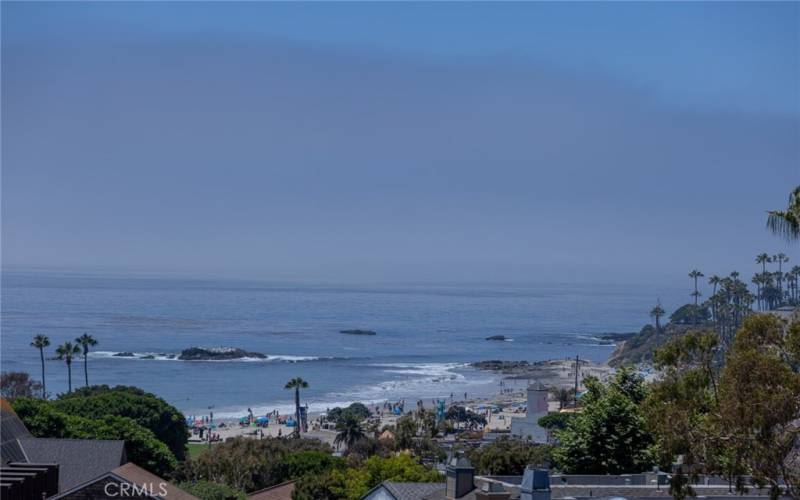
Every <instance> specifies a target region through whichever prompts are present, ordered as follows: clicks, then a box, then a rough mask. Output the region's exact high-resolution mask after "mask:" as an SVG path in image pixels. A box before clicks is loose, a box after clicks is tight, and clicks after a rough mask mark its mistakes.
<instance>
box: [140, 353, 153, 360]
mask: <svg viewBox="0 0 800 500" xmlns="http://www.w3.org/2000/svg"><path fill="white" fill-rule="evenodd" d="M139 359H156V357H155V356H153V355H152V354H148V355H147V356H142V357H141V358H139Z"/></svg>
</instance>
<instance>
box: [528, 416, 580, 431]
mask: <svg viewBox="0 0 800 500" xmlns="http://www.w3.org/2000/svg"><path fill="white" fill-rule="evenodd" d="M573 418H575V413H550V414H548V415H545V416H544V417H541V418H539V420H538V421H537V423H538V424H539V425H540V426H542V427H544V428H545V429H547V430H550V431H561V430H564V429H565V428H566V427H567V424H568V423H569V421H570V420H572V419H573Z"/></svg>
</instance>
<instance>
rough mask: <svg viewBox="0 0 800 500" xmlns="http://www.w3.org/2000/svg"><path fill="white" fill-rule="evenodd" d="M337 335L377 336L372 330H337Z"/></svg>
mask: <svg viewBox="0 0 800 500" xmlns="http://www.w3.org/2000/svg"><path fill="white" fill-rule="evenodd" d="M339 333H346V334H347V335H377V333H376V332H373V331H372V330H358V329H355V330H339Z"/></svg>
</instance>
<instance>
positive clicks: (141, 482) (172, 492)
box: [52, 463, 199, 500]
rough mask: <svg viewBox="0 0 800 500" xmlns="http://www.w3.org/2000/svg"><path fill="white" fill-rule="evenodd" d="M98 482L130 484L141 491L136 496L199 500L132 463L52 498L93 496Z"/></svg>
mask: <svg viewBox="0 0 800 500" xmlns="http://www.w3.org/2000/svg"><path fill="white" fill-rule="evenodd" d="M98 482H106V485H107V484H108V483H127V484H132V485H134V486H135V487H136V488H138V489H139V490H140V491H141V493H138V492H137V493H136V494H135V497H136V498H155V499H162V498H167V499H169V500H199V499H198V498H197V497H196V496H194V495H190V494H189V493H186V492H185V491H183V490H182V489H180V488H178V487H177V486H175V485H173V484H171V483H168V482H167V481H166V480H164V479H163V478H160V477H158V476H156V475H155V474H151V473H150V472H147V471H146V470H144V469H142V468H141V467H139V466H138V465H136V464H133V463H127V464H125V465H122V466H119V467H116V468H115V469H113V470H110V471H107V472H105V473H103V474H100V475H99V476H97V477H94V478H92V479H90V480H88V481H84V482H83V483H81V484H78V485H75V486H73V487H72V488H70V489H68V490H64V491H61V492H60V493H59V494H58V495H56V496H54V497H52V498H53V499H54V500H55V499H60V498H73V497H78V496H80V497H81V498H82V497H83V496H85V495H87V494H88V495H89V497H87V498H95V497H94V496H92V490H91V487H92V485H95V484H97V483H98ZM106 485H104V487H107V486H106ZM120 491H121V488H120ZM81 493H83V496H82V495H81ZM117 496H125V495H117ZM104 498H105V497H104Z"/></svg>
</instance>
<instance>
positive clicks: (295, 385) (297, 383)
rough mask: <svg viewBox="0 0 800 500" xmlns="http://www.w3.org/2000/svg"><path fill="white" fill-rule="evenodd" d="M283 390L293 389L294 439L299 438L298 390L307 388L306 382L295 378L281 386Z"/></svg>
mask: <svg viewBox="0 0 800 500" xmlns="http://www.w3.org/2000/svg"><path fill="white" fill-rule="evenodd" d="M283 388H284V389H294V418H295V427H294V429H295V430H294V432H295V434H294V435H295V437H297V438H299V437H300V389H306V388H308V382H306V381H305V380H303V379H301V378H300V377H295V378H293V379H291V380H290V381H288V382H286V385H285V386H283Z"/></svg>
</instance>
